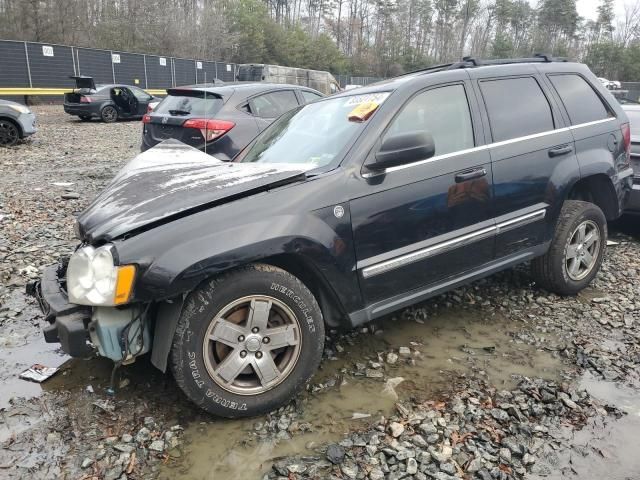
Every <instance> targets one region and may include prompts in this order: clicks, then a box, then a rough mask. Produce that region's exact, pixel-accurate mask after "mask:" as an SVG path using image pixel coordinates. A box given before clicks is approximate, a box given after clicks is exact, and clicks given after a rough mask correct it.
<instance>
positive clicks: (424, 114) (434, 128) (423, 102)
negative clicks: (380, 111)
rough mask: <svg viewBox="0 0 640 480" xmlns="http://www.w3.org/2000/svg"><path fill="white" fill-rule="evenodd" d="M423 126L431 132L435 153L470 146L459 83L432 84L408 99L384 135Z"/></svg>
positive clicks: (469, 126)
mask: <svg viewBox="0 0 640 480" xmlns="http://www.w3.org/2000/svg"><path fill="white" fill-rule="evenodd" d="M415 130H423V131H427V132H428V133H430V134H431V135H432V136H433V141H434V143H435V146H436V152H435V154H436V155H444V154H447V153H452V152H457V151H459V150H464V149H467V148H472V147H473V146H474V141H473V126H472V124H471V114H470V112H469V103H468V101H467V96H466V94H465V91H464V87H463V86H462V85H449V86H446V87H438V88H433V89H431V90H427V91H426V92H423V93H420V94H418V95H416V96H415V97H413V98H412V99H411V100H409V103H407V104H406V105H405V106H404V107H403V109H402V111H401V112H400V114H398V116H397V117H396V118H395V119H393V122H392V124H391V126H390V127H389V130H387V133H386V135H393V134H395V133H402V132H408V131H415Z"/></svg>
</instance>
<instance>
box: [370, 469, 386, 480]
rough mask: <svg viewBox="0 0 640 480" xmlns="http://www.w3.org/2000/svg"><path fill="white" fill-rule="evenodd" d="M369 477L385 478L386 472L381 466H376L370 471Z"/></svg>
mask: <svg viewBox="0 0 640 480" xmlns="http://www.w3.org/2000/svg"><path fill="white" fill-rule="evenodd" d="M369 478H370V479H371V480H383V479H384V472H383V471H382V470H380V469H379V468H374V469H372V470H371V471H370V472H369Z"/></svg>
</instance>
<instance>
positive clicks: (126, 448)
mask: <svg viewBox="0 0 640 480" xmlns="http://www.w3.org/2000/svg"><path fill="white" fill-rule="evenodd" d="M113 449H114V450H117V451H118V452H122V453H131V452H133V451H134V450H135V449H136V448H135V447H134V446H133V445H129V444H127V443H116V444H115V445H114V446H113ZM161 451H162V450H161Z"/></svg>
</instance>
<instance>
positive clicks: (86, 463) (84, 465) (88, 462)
mask: <svg viewBox="0 0 640 480" xmlns="http://www.w3.org/2000/svg"><path fill="white" fill-rule="evenodd" d="M91 465H93V460H91V459H90V458H85V459H84V460H83V461H82V464H81V465H80V468H83V469H84V468H89V467H90V466H91Z"/></svg>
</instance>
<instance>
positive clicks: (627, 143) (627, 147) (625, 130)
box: [620, 123, 631, 164]
mask: <svg viewBox="0 0 640 480" xmlns="http://www.w3.org/2000/svg"><path fill="white" fill-rule="evenodd" d="M620 130H622V141H623V142H624V151H625V153H626V156H627V164H629V163H631V126H630V125H629V124H628V123H623V124H622V125H621V126H620Z"/></svg>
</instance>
